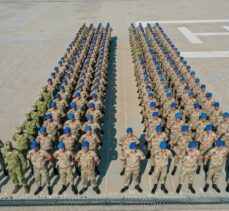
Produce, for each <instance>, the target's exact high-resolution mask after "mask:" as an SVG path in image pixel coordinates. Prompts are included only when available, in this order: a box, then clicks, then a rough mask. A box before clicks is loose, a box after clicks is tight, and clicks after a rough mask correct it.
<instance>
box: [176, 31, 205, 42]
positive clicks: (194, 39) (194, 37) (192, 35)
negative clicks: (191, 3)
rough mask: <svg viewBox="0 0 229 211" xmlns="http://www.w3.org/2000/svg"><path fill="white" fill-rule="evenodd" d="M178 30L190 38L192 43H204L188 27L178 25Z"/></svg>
mask: <svg viewBox="0 0 229 211" xmlns="http://www.w3.org/2000/svg"><path fill="white" fill-rule="evenodd" d="M178 30H179V31H180V32H181V33H182V34H183V35H184V36H185V37H186V38H187V39H188V41H189V42H190V43H192V44H202V43H203V42H202V41H201V40H200V39H199V38H198V37H197V36H196V34H194V33H192V32H191V31H190V30H189V29H188V28H187V27H178Z"/></svg>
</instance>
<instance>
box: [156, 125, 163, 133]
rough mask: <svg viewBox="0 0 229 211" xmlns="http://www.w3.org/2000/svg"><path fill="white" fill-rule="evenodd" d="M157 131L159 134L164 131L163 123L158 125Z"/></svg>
mask: <svg viewBox="0 0 229 211" xmlns="http://www.w3.org/2000/svg"><path fill="white" fill-rule="evenodd" d="M155 130H156V132H157V133H158V134H160V133H161V132H162V126H161V125H157V126H156V128H155Z"/></svg>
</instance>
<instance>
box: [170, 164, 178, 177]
mask: <svg viewBox="0 0 229 211" xmlns="http://www.w3.org/2000/svg"><path fill="white" fill-rule="evenodd" d="M176 171H177V167H176V166H174V168H173V171H172V173H171V174H172V175H175V173H176Z"/></svg>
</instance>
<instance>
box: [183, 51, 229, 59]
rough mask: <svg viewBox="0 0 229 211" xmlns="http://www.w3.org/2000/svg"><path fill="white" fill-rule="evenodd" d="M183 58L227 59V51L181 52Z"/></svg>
mask: <svg viewBox="0 0 229 211" xmlns="http://www.w3.org/2000/svg"><path fill="white" fill-rule="evenodd" d="M181 55H182V56H183V57H185V58H228V57H229V51H191V52H181Z"/></svg>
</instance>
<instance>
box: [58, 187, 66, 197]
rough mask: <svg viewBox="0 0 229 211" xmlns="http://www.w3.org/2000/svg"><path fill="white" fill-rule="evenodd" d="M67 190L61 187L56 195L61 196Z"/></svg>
mask: <svg viewBox="0 0 229 211" xmlns="http://www.w3.org/2000/svg"><path fill="white" fill-rule="evenodd" d="M66 190H67V186H66V185H63V186H62V188H61V189H60V191H59V192H58V195H62V194H63V193H64V191H66Z"/></svg>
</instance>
